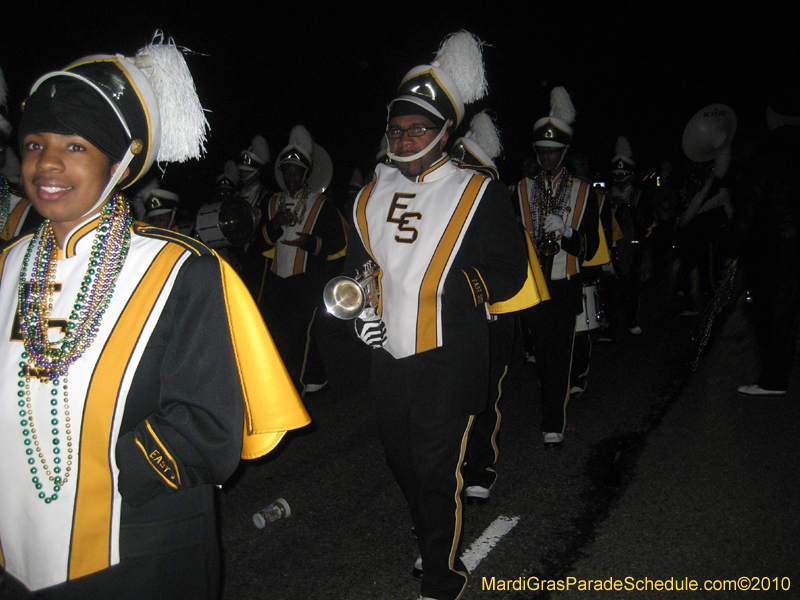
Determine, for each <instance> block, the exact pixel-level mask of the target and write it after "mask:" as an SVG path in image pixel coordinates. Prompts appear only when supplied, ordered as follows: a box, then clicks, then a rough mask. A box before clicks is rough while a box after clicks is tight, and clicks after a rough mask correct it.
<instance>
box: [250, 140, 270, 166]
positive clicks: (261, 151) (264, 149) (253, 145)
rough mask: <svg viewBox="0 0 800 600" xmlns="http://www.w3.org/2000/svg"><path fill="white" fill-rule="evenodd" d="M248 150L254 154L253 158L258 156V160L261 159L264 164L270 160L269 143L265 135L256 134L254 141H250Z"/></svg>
mask: <svg viewBox="0 0 800 600" xmlns="http://www.w3.org/2000/svg"><path fill="white" fill-rule="evenodd" d="M247 151H248V152H249V153H250V154H251V155H252V156H253V158H256V159H257V160H258V161H260V162H261V164H262V165H265V164H267V163H268V162H269V144H267V140H265V139H264V137H263V136H260V135H257V136H255V137H254V138H253V141H252V142H250V147H249V148H248V149H247Z"/></svg>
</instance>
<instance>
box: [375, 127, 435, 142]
mask: <svg viewBox="0 0 800 600" xmlns="http://www.w3.org/2000/svg"><path fill="white" fill-rule="evenodd" d="M429 129H433V130H436V129H439V128H438V127H409V128H408V129H400V128H399V127H390V128H389V129H387V130H386V137H387V138H389V139H390V140H399V139H400V138H401V137H403V134H404V133H408V137H422V136H423V135H425V134H426V133H427V132H428V130H429Z"/></svg>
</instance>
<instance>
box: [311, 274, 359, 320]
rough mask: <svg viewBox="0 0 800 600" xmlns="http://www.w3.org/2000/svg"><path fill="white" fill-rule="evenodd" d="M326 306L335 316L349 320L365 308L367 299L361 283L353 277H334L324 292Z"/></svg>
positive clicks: (323, 297)
mask: <svg viewBox="0 0 800 600" xmlns="http://www.w3.org/2000/svg"><path fill="white" fill-rule="evenodd" d="M322 299H323V301H324V302H325V308H327V309H328V312H329V313H331V314H332V315H333V316H334V317H336V318H338V319H343V320H345V321H349V320H351V319H355V318H356V317H357V316H358V315H360V314H361V311H363V310H364V306H365V305H366V302H367V299H366V294H365V293H364V290H363V288H362V287H361V285H360V284H359V283H358V282H357V281H356V280H355V279H352V278H351V277H345V276H340V277H334V278H333V279H331V280H330V281H329V282H328V285H326V286H325V291H324V292H323V294H322Z"/></svg>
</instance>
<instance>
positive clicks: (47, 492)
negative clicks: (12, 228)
mask: <svg viewBox="0 0 800 600" xmlns="http://www.w3.org/2000/svg"><path fill="white" fill-rule="evenodd" d="M148 76H149V77H150V78H148ZM151 80H152V81H153V82H154V83H151ZM167 82H169V84H170V85H169V86H167V85H166V84H167ZM181 83H182V87H181V89H180V90H175V85H179V84H181ZM174 98H182V99H184V100H185V103H184V104H183V105H182V106H180V107H172V108H173V110H171V111H167V110H166V108H167V107H166V106H165V104H164V103H165V102H168V101H169V100H170V99H174ZM176 108H177V110H175V109H176ZM159 109H161V111H160V110H159ZM166 115H170V117H167V116H166ZM176 115H180V116H181V117H183V120H182V121H181V120H180V119H179V117H178V116H176ZM206 128H207V124H206V122H205V118H204V117H203V112H202V107H201V106H200V104H199V101H198V100H197V98H196V95H195V93H194V84H193V82H192V80H191V77H190V75H189V72H188V69H187V68H186V64H185V62H184V61H183V57H182V55H181V54H180V52H179V51H178V50H177V48H176V46H175V44H174V43H173V42H172V41H171V40H169V41H168V42H164V41H163V37H162V36H161V35H160V34H157V35H156V37H155V39H154V41H153V43H152V44H151V45H149V46H147V47H146V48H144V49H142V50H140V51H139V53H138V54H137V56H136V57H135V58H130V59H129V58H126V57H124V56H122V55H116V56H110V55H94V56H89V57H85V58H83V59H81V60H78V61H76V62H74V63H72V64H71V65H69V66H68V67H66V68H65V69H64V70H62V71H56V72H51V73H47V74H45V75H44V76H43V77H41V78H40V79H39V80H38V81H37V82H36V83H35V84H34V85H33V88H32V90H31V94H30V97H29V98H28V99H27V101H26V103H25V108H24V111H23V116H22V121H21V124H20V140H21V142H20V143H21V147H22V173H23V181H24V185H25V191H26V194H27V197H28V198H29V199H30V201H31V202H32V204H33V205H34V207H35V208H36V210H37V211H38V212H39V213H40V214H41V215H42V216H44V217H45V219H46V220H45V221H44V222H43V223H42V225H41V226H40V227H39V228H38V230H37V231H36V232H35V233H34V234H32V235H28V236H25V237H23V238H21V239H19V240H18V241H16V242H14V243H13V244H12V245H10V246H9V247H8V248H7V249H6V250H4V251H3V253H2V254H0V386H1V388H0V389H2V392H1V393H2V395H3V398H4V400H7V401H4V402H2V403H0V453H2V456H3V461H2V463H0V506H2V510H0V565H2V567H3V569H5V571H6V572H7V573H8V574H10V575H12V576H13V577H15V578H16V579H18V580H19V581H21V582H22V584H24V585H25V586H26V587H27V588H28V589H29V590H31V591H35V592H36V593H37V596H41V597H44V598H116V599H125V598H130V599H133V598H175V599H180V598H186V599H190V598H191V599H194V600H197V599H204V598H216V597H218V593H219V576H220V557H219V547H218V542H217V525H216V518H215V506H214V502H215V501H214V498H215V487H216V486H217V485H220V484H222V483H223V482H224V481H225V480H226V479H227V478H228V477H229V476H230V475H231V474H232V473H233V471H234V469H235V468H236V466H237V465H238V463H239V458H240V456H241V457H244V458H255V457H257V456H261V455H263V454H265V453H267V452H269V451H270V450H271V449H272V448H274V447H275V446H276V445H277V443H278V442H279V441H280V439H281V438H282V436H283V434H284V433H285V431H286V430H288V429H294V428H297V427H302V426H303V425H305V424H307V423H308V422H309V418H308V415H307V414H306V412H305V410H304V408H303V406H302V403H301V402H300V400H299V398H298V397H297V394H296V393H295V391H294V387H293V386H292V384H291V381H290V380H289V378H288V377H287V376H286V372H285V369H284V368H283V365H282V364H281V362H280V358H279V357H278V355H277V352H276V351H275V348H274V345H273V344H272V341H271V339H270V338H269V334H268V332H267V331H266V329H265V328H264V325H263V322H262V321H261V320H260V317H259V315H258V311H257V308H256V307H255V305H254V304H253V302H252V300H251V299H250V297H249V295H248V293H247V291H246V289H245V288H244V285H243V284H242V282H241V281H240V280H239V279H238V277H237V276H236V275H235V274H234V273H233V272H232V270H231V269H230V268H229V267H228V266H227V264H226V263H224V262H223V261H222V260H220V259H219V257H218V256H217V255H216V254H214V253H213V252H211V251H210V250H209V249H208V248H206V247H205V246H203V245H202V244H199V243H198V242H196V241H195V240H193V239H191V238H188V237H185V236H181V235H180V234H177V233H174V232H169V231H165V230H162V229H156V228H153V227H145V226H141V225H140V224H135V223H133V219H132V216H131V213H130V208H129V204H128V202H127V201H126V200H125V199H124V197H122V195H121V194H120V192H119V191H118V190H119V189H120V188H122V187H127V186H129V185H131V184H133V183H134V182H135V181H137V180H138V179H139V178H140V177H142V176H143V175H144V174H145V173H146V172H147V170H148V169H149V167H150V166H151V165H152V164H153V162H154V161H156V160H159V161H166V162H171V161H176V160H178V161H180V160H186V159H188V158H193V157H198V156H199V155H200V151H201V150H202V145H203V140H204V139H205V132H206ZM244 349H246V351H244ZM258 349H261V350H262V351H263V352H262V355H261V356H259V358H258V360H257V361H256V360H254V359H252V358H251V355H252V353H253V352H254V351H256V350H258ZM265 360H266V365H265V362H264V361H265Z"/></svg>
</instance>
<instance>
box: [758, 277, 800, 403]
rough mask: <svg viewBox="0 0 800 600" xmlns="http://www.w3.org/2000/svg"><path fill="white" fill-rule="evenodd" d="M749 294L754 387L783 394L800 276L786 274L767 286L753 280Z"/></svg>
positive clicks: (799, 316)
mask: <svg viewBox="0 0 800 600" xmlns="http://www.w3.org/2000/svg"><path fill="white" fill-rule="evenodd" d="M790 268H794V269H796V268H797V266H796V265H792V266H791V267H790ZM752 291H753V308H754V317H755V330H756V339H757V340H758V346H759V351H760V360H761V374H760V375H759V377H758V385H759V386H760V387H762V388H763V389H765V390H786V389H788V387H789V378H790V376H791V373H792V363H794V361H795V354H796V348H797V336H798V330H797V328H798V321H800V276H798V275H796V274H790V275H788V276H786V275H785V276H783V277H775V279H773V280H771V281H768V282H766V281H765V280H764V278H763V277H762V278H755V281H754V285H753V290H752Z"/></svg>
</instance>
